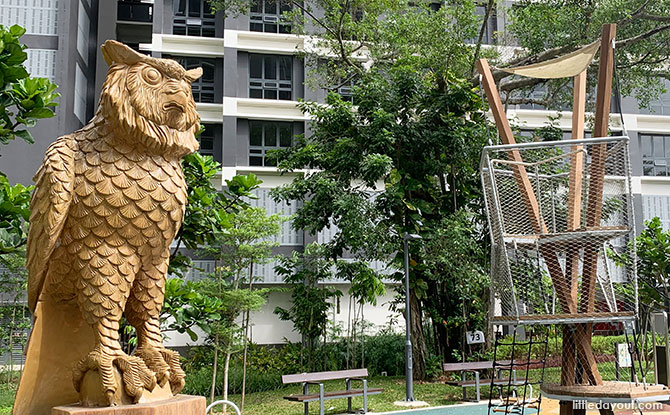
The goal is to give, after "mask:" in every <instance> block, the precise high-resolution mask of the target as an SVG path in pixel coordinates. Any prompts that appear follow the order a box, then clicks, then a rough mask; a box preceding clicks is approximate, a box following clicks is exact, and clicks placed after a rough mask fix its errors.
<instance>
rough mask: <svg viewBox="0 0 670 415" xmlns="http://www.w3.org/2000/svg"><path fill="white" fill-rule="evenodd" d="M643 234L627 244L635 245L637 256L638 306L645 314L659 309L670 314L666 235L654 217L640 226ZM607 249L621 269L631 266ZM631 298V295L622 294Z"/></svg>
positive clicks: (669, 237) (627, 258)
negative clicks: (640, 282)
mask: <svg viewBox="0 0 670 415" xmlns="http://www.w3.org/2000/svg"><path fill="white" fill-rule="evenodd" d="M644 226H645V228H644V230H643V231H642V232H640V235H639V236H637V237H636V238H635V240H633V241H630V242H629V244H635V249H636V252H637V276H638V278H639V280H640V281H642V285H641V286H640V287H639V289H640V292H639V296H640V301H639V303H640V306H641V307H643V309H645V310H653V309H656V308H658V307H662V308H663V309H665V310H666V311H669V312H670V231H668V230H664V229H663V226H662V224H661V220H660V219H659V218H658V217H655V218H653V219H651V220H649V221H646V222H645V223H644ZM628 252H632V250H627V251H626V253H624V254H621V253H619V252H617V250H616V249H615V248H610V249H608V251H607V255H608V256H610V257H611V258H612V259H614V260H615V261H616V262H617V264H619V265H621V266H631V267H632V266H635V264H634V263H633V262H634V261H633V258H631V257H630V256H629V255H628V254H627V253H628ZM626 294H627V295H629V296H631V298H632V296H633V295H634V293H624V295H626Z"/></svg>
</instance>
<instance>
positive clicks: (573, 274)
mask: <svg viewBox="0 0 670 415" xmlns="http://www.w3.org/2000/svg"><path fill="white" fill-rule="evenodd" d="M585 112H586V71H584V72H582V73H580V74H579V75H577V76H575V78H574V87H573V100H572V138H573V139H574V140H579V139H581V138H584V116H585ZM583 148H584V147H583V146H572V147H571V148H570V151H571V153H572V155H571V156H570V179H569V180H570V181H569V187H568V221H567V222H568V223H567V228H568V231H574V230H577V229H579V227H580V226H581V224H580V221H581V208H582V175H583V166H584V153H582V150H583ZM565 270H566V274H567V275H566V277H565V279H566V282H567V284H568V286H569V287H570V301H571V302H572V303H573V304H577V288H578V286H579V285H578V282H579V281H578V280H579V250H576V249H573V250H571V251H570V252H568V256H567V258H566V266H565ZM563 342H565V343H566V344H576V343H575V333H574V328H572V327H568V326H565V327H564V328H563ZM576 366H577V356H576V354H575V349H573V348H570V347H564V348H563V349H562V354H561V367H562V370H561V385H574V384H575V379H576V376H577V371H576V369H577V367H576ZM564 407H565V408H564ZM567 407H568V406H567V405H566V404H564V405H563V406H561V408H562V409H564V410H567Z"/></svg>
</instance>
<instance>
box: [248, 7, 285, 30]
mask: <svg viewBox="0 0 670 415" xmlns="http://www.w3.org/2000/svg"><path fill="white" fill-rule="evenodd" d="M289 11H291V5H290V4H287V2H285V1H282V0H253V1H252V2H251V13H249V30H251V31H252V32H269V33H291V25H290V24H288V23H282V14H283V13H285V12H289Z"/></svg>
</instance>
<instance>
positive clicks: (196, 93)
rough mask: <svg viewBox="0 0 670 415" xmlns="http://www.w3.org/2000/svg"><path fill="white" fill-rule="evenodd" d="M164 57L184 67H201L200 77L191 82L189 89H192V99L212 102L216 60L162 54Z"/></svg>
mask: <svg viewBox="0 0 670 415" xmlns="http://www.w3.org/2000/svg"><path fill="white" fill-rule="evenodd" d="M163 57H164V58H170V59H174V60H176V61H177V62H179V64H180V65H181V66H183V67H184V68H186V69H193V68H202V76H201V77H200V79H198V80H196V81H194V82H193V83H191V90H192V91H193V99H194V100H195V102H214V99H215V94H214V90H215V89H214V79H215V68H216V60H215V59H207V58H192V57H188V58H187V57H184V56H168V55H163Z"/></svg>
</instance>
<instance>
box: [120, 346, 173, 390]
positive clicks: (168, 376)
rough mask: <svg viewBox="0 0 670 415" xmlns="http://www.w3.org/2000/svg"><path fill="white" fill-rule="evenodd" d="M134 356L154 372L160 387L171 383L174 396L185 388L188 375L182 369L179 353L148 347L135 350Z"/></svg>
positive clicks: (159, 347) (162, 348)
mask: <svg viewBox="0 0 670 415" xmlns="http://www.w3.org/2000/svg"><path fill="white" fill-rule="evenodd" d="M133 356H138V357H140V358H142V360H144V363H146V365H147V367H149V369H151V370H153V371H154V373H155V374H156V379H157V381H158V384H159V385H161V386H163V385H165V383H167V382H170V390H171V391H172V394H173V395H177V394H178V393H179V392H181V390H182V389H183V388H184V378H185V377H186V374H185V373H184V371H183V370H182V368H181V364H180V362H179V353H177V352H175V351H173V350H169V349H166V348H165V347H163V346H162V345H157V346H150V345H146V346H140V347H138V348H137V349H135V351H134V352H133Z"/></svg>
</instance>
